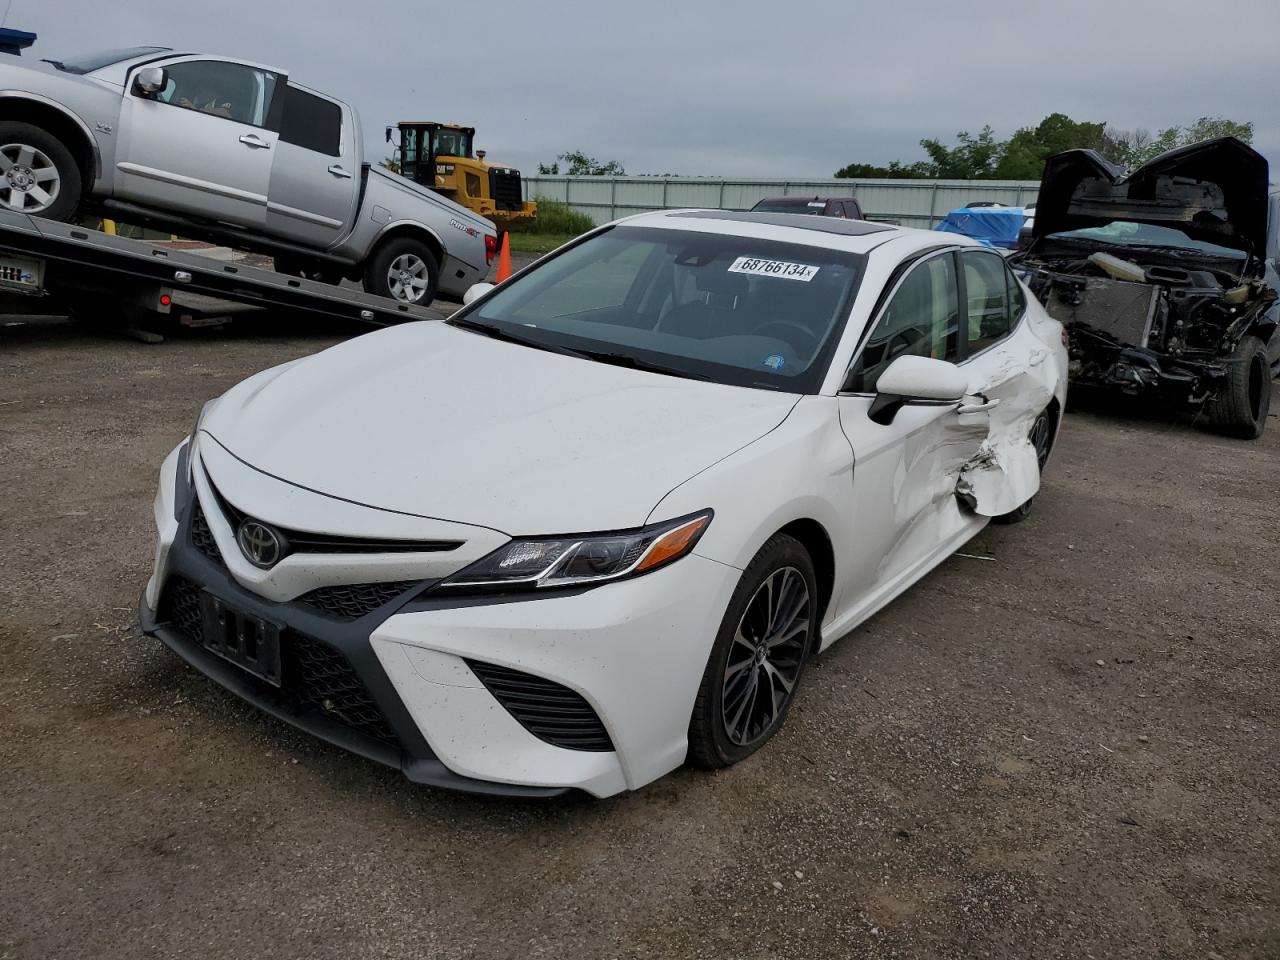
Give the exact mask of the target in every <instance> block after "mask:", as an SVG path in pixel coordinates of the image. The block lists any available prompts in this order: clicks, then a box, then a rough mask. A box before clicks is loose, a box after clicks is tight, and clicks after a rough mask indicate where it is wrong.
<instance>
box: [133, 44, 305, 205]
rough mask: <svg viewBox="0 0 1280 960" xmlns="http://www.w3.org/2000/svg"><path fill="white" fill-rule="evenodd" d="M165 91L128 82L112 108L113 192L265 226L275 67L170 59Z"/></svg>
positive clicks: (277, 79) (279, 81)
mask: <svg viewBox="0 0 1280 960" xmlns="http://www.w3.org/2000/svg"><path fill="white" fill-rule="evenodd" d="M146 66H160V67H163V68H164V70H165V74H166V79H167V82H166V84H165V87H164V89H163V90H161V91H160V92H159V93H157V94H154V95H146V94H142V93H140V92H136V91H134V89H133V78H134V76H135V75H136V73H137V68H135V69H134V70H133V71H131V72H130V75H129V80H128V83H127V84H126V87H125V94H124V101H123V104H122V107H121V116H120V133H119V137H120V143H119V145H118V147H117V153H116V188H115V191H114V195H115V196H117V197H119V198H121V199H125V200H133V201H136V202H139V203H143V204H146V205H148V206H154V207H159V208H161V209H164V210H172V211H175V212H178V213H183V214H191V215H195V216H200V217H205V218H208V219H211V220H219V221H224V222H226V223H232V224H236V225H238V226H242V227H253V228H259V229H260V228H263V227H265V226H266V222H267V188H268V185H269V183H270V180H271V166H272V153H273V149H272V148H273V147H275V145H276V138H277V134H276V132H275V131H276V129H277V126H278V121H277V118H276V102H277V99H276V98H277V93H278V88H279V87H281V86H283V84H284V77H283V75H282V74H281V73H279V72H278V71H275V70H270V69H267V68H264V67H257V66H252V65H250V64H246V63H240V62H236V61H232V60H222V59H219V58H215V57H178V58H175V59H173V60H167V61H161V62H159V63H150V64H147V65H146Z"/></svg>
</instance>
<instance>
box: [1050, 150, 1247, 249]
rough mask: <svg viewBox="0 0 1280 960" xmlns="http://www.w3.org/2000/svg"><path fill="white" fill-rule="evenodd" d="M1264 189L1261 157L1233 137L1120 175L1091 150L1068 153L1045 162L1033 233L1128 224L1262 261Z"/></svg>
mask: <svg viewBox="0 0 1280 960" xmlns="http://www.w3.org/2000/svg"><path fill="white" fill-rule="evenodd" d="M1267 189H1268V187H1267V161H1266V158H1265V157H1263V156H1262V155H1261V154H1260V153H1258V152H1257V151H1256V150H1254V149H1253V148H1252V147H1249V146H1248V145H1246V144H1245V143H1243V142H1241V141H1240V140H1237V139H1236V138H1235V137H1219V138H1217V139H1215V140H1205V141H1202V142H1200V143H1195V144H1191V145H1190V146H1187V147H1179V148H1178V149H1176V150H1170V151H1168V152H1166V153H1162V154H1160V156H1158V157H1156V158H1155V159H1154V160H1151V161H1149V162H1147V163H1145V164H1143V165H1142V166H1141V167H1139V168H1138V169H1137V170H1134V171H1133V172H1132V173H1129V174H1127V175H1126V174H1125V173H1124V171H1123V170H1122V169H1121V168H1120V167H1118V166H1116V165H1115V164H1113V163H1111V162H1110V161H1108V160H1106V159H1104V158H1103V157H1102V155H1101V154H1099V153H1098V152H1097V151H1096V150H1068V151H1066V152H1065V153H1059V154H1055V155H1054V156H1052V157H1050V158H1049V159H1048V160H1047V161H1045V165H1044V176H1043V177H1042V178H1041V180H1040V195H1039V197H1037V199H1036V212H1035V223H1034V229H1033V233H1034V236H1035V237H1037V238H1039V237H1046V236H1048V235H1050V234H1053V233H1061V232H1062V231H1064V230H1079V229H1082V228H1084V227H1098V226H1105V225H1106V224H1108V223H1113V222H1115V221H1117V220H1127V221H1130V222H1132V223H1149V224H1155V225H1157V226H1164V227H1174V228H1176V229H1178V230H1182V231H1183V232H1184V233H1186V234H1187V236H1189V237H1191V238H1192V239H1195V240H1202V241H1205V242H1208V243H1214V244H1218V245H1219V246H1224V247H1231V248H1232V249H1235V250H1244V251H1247V252H1250V253H1254V254H1257V255H1258V256H1261V254H1262V251H1263V250H1265V249H1266V240H1267Z"/></svg>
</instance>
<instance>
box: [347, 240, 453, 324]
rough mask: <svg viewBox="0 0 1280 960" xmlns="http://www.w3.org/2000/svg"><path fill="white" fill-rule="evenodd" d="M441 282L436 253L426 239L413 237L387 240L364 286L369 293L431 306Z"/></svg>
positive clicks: (371, 261)
mask: <svg viewBox="0 0 1280 960" xmlns="http://www.w3.org/2000/svg"><path fill="white" fill-rule="evenodd" d="M439 282H440V265H439V264H438V263H436V258H435V255H434V254H432V252H431V251H430V250H429V249H428V248H427V245H426V244H425V243H422V242H421V241H418V240H414V239H412V238H410V237H401V238H399V239H395V240H390V241H388V242H387V243H384V244H383V245H382V246H380V247H379V248H378V249H377V250H376V251H374V254H373V256H372V257H370V258H369V262H368V264H367V265H366V266H365V271H364V288H365V290H367V291H368V292H369V293H372V294H374V295H375V296H379V297H388V298H389V299H391V300H397V301H399V302H400V303H411V304H413V305H414V306H415V307H425V306H428V305H429V304H430V303H431V301H432V300H434V299H435V298H436V288H437V285H438V283H439Z"/></svg>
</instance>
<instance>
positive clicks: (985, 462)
mask: <svg viewBox="0 0 1280 960" xmlns="http://www.w3.org/2000/svg"><path fill="white" fill-rule="evenodd" d="M1034 323H1035V321H1034V320H1028V322H1027V324H1026V325H1025V326H1026V327H1027V330H1026V332H1025V333H1021V332H1020V333H1018V334H1015V336H1014V337H1013V338H1011V339H1010V341H1009V342H1008V343H1007V344H998V345H997V346H995V347H993V348H992V349H991V350H989V351H987V353H986V354H983V355H981V356H978V357H975V358H974V360H973V361H971V366H972V368H973V381H972V382H971V384H970V389H971V390H973V391H975V392H976V393H978V394H980V395H981V397H982V398H983V399H985V400H986V401H987V402H988V403H991V402H994V406H992V407H991V408H990V412H989V416H990V421H991V429H990V432H989V434H988V436H987V438H986V440H985V441H984V442H983V443H982V445H981V446H980V447H979V448H978V451H977V453H976V454H975V455H974V456H973V457H971V458H970V459H969V460H967V461H966V462H965V463H964V464H963V465H962V466H961V468H960V471H959V473H958V475H957V476H956V478H955V494H956V496H957V497H958V498H959V500H960V502H961V503H963V504H964V505H965V506H966V507H967V508H968V509H969V510H971V511H972V512H973V513H976V514H978V515H979V516H983V517H998V516H1001V515H1003V514H1006V513H1009V512H1011V511H1012V510H1015V509H1016V508H1018V507H1020V506H1022V505H1023V504H1024V503H1027V502H1028V501H1029V500H1030V499H1031V498H1032V497H1034V496H1035V495H1036V493H1037V491H1039V489H1040V462H1039V458H1038V454H1037V450H1036V447H1035V444H1034V443H1033V442H1032V427H1033V425H1034V424H1035V422H1036V418H1037V417H1039V416H1040V415H1041V414H1042V413H1044V412H1045V411H1046V410H1047V409H1048V408H1049V406H1050V405H1051V404H1052V403H1053V401H1054V399H1055V396H1056V394H1055V387H1056V386H1057V384H1058V382H1059V379H1058V373H1059V369H1060V365H1061V362H1062V358H1061V356H1060V355H1059V356H1057V357H1055V356H1054V354H1053V351H1052V350H1051V349H1050V347H1049V346H1048V345H1047V344H1044V343H1041V342H1040V341H1039V340H1038V339H1037V338H1034V337H1033V332H1034V331H1033V330H1032V329H1031V328H1032V326H1033V324H1034ZM1058 349H1059V351H1060V349H1061V348H1060V347H1059V348H1058ZM1059 402H1060V403H1061V400H1060V401H1059Z"/></svg>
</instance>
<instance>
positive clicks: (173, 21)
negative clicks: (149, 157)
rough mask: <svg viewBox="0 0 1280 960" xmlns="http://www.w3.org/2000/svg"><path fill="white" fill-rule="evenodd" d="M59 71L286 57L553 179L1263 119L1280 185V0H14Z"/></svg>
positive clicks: (814, 167)
mask: <svg viewBox="0 0 1280 960" xmlns="http://www.w3.org/2000/svg"><path fill="white" fill-rule="evenodd" d="M6 2H11V9H10V11H9V14H8V18H7V21H6V22H5V26H9V27H14V28H18V29H24V30H32V31H35V32H36V33H38V34H39V39H38V40H37V41H36V45H35V47H33V48H32V50H30V51H28V52H27V53H26V54H24V56H30V55H35V56H40V57H51V58H54V59H57V58H58V57H61V56H68V55H72V54H77V53H84V52H90V51H93V50H99V49H108V48H112V47H119V46H130V45H134V44H144V43H155V44H162V45H165V46H172V47H178V48H181V49H183V50H190V51H194V52H209V53H221V54H226V55H230V56H240V57H244V58H245V59H249V60H255V61H259V62H263V63H267V64H271V65H274V66H277V67H280V68H282V69H284V70H286V71H287V72H288V73H289V74H290V76H292V77H294V78H295V79H297V80H298V81H299V82H301V83H305V84H307V85H309V86H313V87H315V88H317V89H320V90H323V91H325V92H326V93H331V94H333V95H335V96H337V97H339V98H341V99H345V100H347V101H348V102H350V103H352V104H354V105H355V106H356V107H357V108H358V110H359V112H360V114H361V117H362V118H363V123H364V127H365V140H366V142H367V143H368V145H369V148H370V150H371V151H374V150H376V151H377V152H376V153H375V154H374V156H375V157H381V156H382V155H384V154H385V153H386V150H385V149H384V145H383V142H382V128H383V126H384V125H385V124H387V123H391V122H394V121H396V120H399V119H421V120H446V121H452V122H458V123H465V124H468V125H470V126H474V127H476V128H477V130H478V133H477V138H476V139H477V146H479V147H481V148H484V149H487V150H488V151H489V156H490V159H493V160H498V161H501V162H506V163H512V164H514V165H516V166H519V167H520V168H521V169H522V170H524V171H525V172H526V173H532V172H534V170H535V165H536V163H537V162H538V161H539V160H550V159H552V158H553V157H554V156H555V155H556V154H558V153H562V152H564V151H565V150H569V149H575V148H576V149H582V150H584V151H585V152H587V153H588V154H591V155H592V156H596V157H599V158H601V159H616V160H620V161H622V163H623V164H624V165H625V166H626V169H627V172H628V173H666V172H671V173H680V174H702V175H721V176H738V175H741V176H771V177H772V176H776V177H797V178H800V177H809V176H830V175H831V174H832V173H833V172H834V171H835V170H836V169H837V168H838V167H840V166H842V165H844V164H845V163H848V162H850V161H865V162H874V163H884V162H887V161H889V160H893V159H902V160H905V161H911V160H916V159H921V158H923V152H922V151H921V150H920V148H919V145H918V143H919V140H920V139H921V138H922V137H935V136H936V137H942V138H945V139H946V140H948V141H950V139H951V138H952V137H953V136H954V134H955V133H956V132H957V131H959V130H970V131H975V132H976V131H977V130H979V129H980V128H981V127H982V126H983V124H988V123H989V124H991V126H993V127H994V128H995V130H996V132H997V134H999V135H1000V136H1001V137H1007V136H1008V135H1009V134H1011V133H1012V132H1013V131H1014V130H1015V129H1016V128H1018V127H1019V126H1024V125H1033V124H1035V123H1036V122H1037V121H1039V120H1040V119H1041V118H1042V117H1043V116H1044V115H1045V114H1047V113H1051V112H1054V111H1060V112H1062V113H1066V114H1068V115H1070V116H1071V117H1073V118H1074V119H1077V120H1095V121H1097V120H1105V121H1108V122H1110V123H1113V124H1115V125H1117V126H1120V127H1138V126H1141V127H1147V128H1150V129H1153V130H1154V129H1157V128H1161V127H1166V126H1172V125H1175V124H1186V123H1189V122H1191V121H1193V120H1195V119H1196V118H1197V117H1200V116H1206V115H1209V116H1227V117H1230V118H1232V119H1237V120H1252V121H1253V123H1254V127H1255V137H1254V145H1255V146H1256V147H1257V148H1258V149H1259V150H1261V151H1262V152H1263V153H1264V154H1266V155H1267V157H1268V159H1269V160H1270V161H1271V164H1272V170H1273V173H1272V180H1273V181H1274V180H1277V179H1280V2H1278V0H1215V2H1212V3H1205V2H1203V0H1199V2H1186V0H1161V2H1148V0H1105V2H1096V0H1073V2H1071V3H1069V4H1068V3H1052V4H1050V3H1045V2H1037V0H1019V2H1010V0H980V2H964V0H897V2H885V0H877V2H875V3H863V2H858V0H843V2H842V0H789V2H785V3H784V2H779V0H767V2H761V0H733V2H712V0H648V2H646V3H643V4H641V3H612V2H609V0H594V2H578V0H574V2H544V3H533V2H523V0H483V2H477V3H474V4H463V3H457V2H452V3H437V2H426V0H416V2H413V0H365V2H352V0H292V2H283V0H252V2H249V0H217V2H201V3H189V2H186V0H127V2H125V0H114V2H104V0H0V10H2V9H3V6H4V4H5V3H6Z"/></svg>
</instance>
